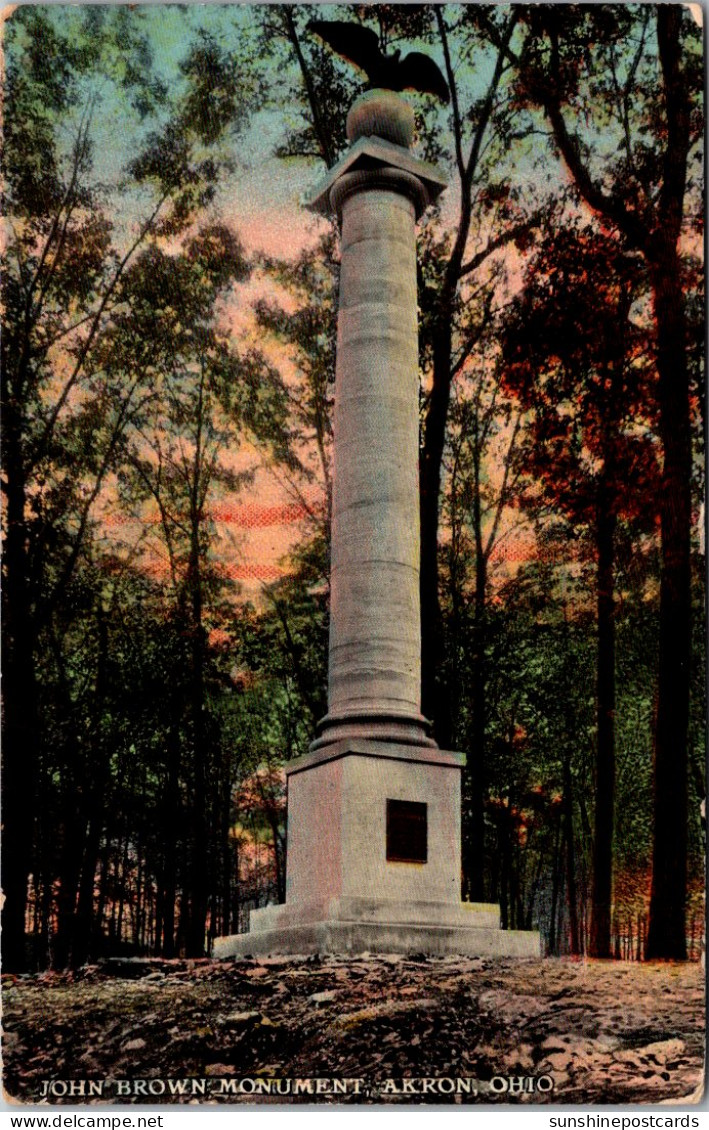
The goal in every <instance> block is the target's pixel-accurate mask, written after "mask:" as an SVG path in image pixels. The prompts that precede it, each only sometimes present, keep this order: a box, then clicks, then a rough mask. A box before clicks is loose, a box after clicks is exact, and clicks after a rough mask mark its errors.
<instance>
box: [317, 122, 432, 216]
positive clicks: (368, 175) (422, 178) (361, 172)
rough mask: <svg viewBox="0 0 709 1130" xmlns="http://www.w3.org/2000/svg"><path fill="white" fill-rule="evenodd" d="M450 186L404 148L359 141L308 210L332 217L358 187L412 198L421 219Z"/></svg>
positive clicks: (320, 186) (370, 139) (377, 141)
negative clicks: (422, 214)
mask: <svg viewBox="0 0 709 1130" xmlns="http://www.w3.org/2000/svg"><path fill="white" fill-rule="evenodd" d="M379 182H381V183H379ZM415 182H418V185H417V186H416V185H415ZM447 184H448V181H447V180H446V178H445V177H444V176H443V174H442V173H441V172H440V170H439V169H437V168H436V166H435V165H431V164H429V163H428V162H427V161H421V160H419V158H418V157H414V156H412V154H411V153H410V152H409V150H408V149H405V148H404V146H403V145H396V144H395V143H394V142H392V141H385V140H384V139H383V138H380V137H360V138H358V139H357V141H355V143H354V145H352V146H350V148H349V149H348V151H347V153H345V155H344V156H343V157H341V158H340V160H339V161H338V162H337V164H335V165H333V167H332V168H331V169H330V170H329V172H328V174H327V176H326V177H325V178H324V179H323V180H322V181H321V182H320V184H318V185H317V187H316V188H315V190H314V191H313V193H312V194H311V195H310V197H308V199H307V200H306V201H305V206H306V207H307V208H308V209H310V211H311V212H317V213H319V214H320V215H329V214H330V213H331V212H333V211H339V209H340V208H341V205H342V200H343V199H344V197H345V196H347V195H350V194H351V193H352V192H353V191H357V189H358V188H359V187H362V188H379V187H382V188H384V187H387V188H391V189H393V190H394V191H398V192H403V193H404V195H407V196H410V197H411V198H412V199H413V200H414V204H415V206H416V215H417V217H418V216H420V215H421V213H422V212H423V211H424V209H425V208H426V207H427V206H428V205H429V204H431V203H433V201H434V200H435V199H436V198H437V197H438V196H439V195H440V194H441V192H443V189H444V188H446V187H447Z"/></svg>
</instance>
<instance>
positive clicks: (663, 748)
mask: <svg viewBox="0 0 709 1130" xmlns="http://www.w3.org/2000/svg"><path fill="white" fill-rule="evenodd" d="M667 242H668V241H663V243H665V246H664V247H662V253H661V254H660V255H659V256H658V261H657V264H656V266H655V270H654V271H653V286H654V303H655V318H656V322H657V369H658V375H659V385H658V398H659V403H660V433H661V437H662V445H663V451H664V468H663V482H662V494H661V530H662V574H661V579H660V669H659V679H658V704H657V721H656V731H655V797H654V827H655V834H654V839H653V854H652V893H651V897H650V926H649V929H648V937H647V954H646V956H647V958H648V960H653V959H675V960H678V961H683V960H685V959H686V957H687V944H686V937H685V910H686V897H687V895H686V892H687V768H688V764H687V731H688V724H689V684H690V648H691V643H690V559H689V535H690V523H691V502H690V478H691V441H690V411H689V379H688V371H687V361H686V350H685V326H684V307H683V296H682V283H681V273H680V270H681V268H680V261H679V255H678V253H677V247H676V245H672V246H668V245H666V244H667Z"/></svg>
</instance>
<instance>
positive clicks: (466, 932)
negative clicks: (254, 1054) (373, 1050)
mask: <svg viewBox="0 0 709 1130" xmlns="http://www.w3.org/2000/svg"><path fill="white" fill-rule="evenodd" d="M250 925H251V929H250V931H249V933H248V934H232V935H230V936H229V937H224V938H216V939H215V942H214V951H213V956H214V957H216V958H228V957H247V956H252V957H265V956H267V955H268V954H311V953H333V954H335V953H340V954H341V953H350V954H357V953H364V952H367V951H368V952H370V953H426V954H432V955H434V956H437V957H443V956H446V955H450V954H462V955H465V956H468V957H539V956H540V937H539V934H538V933H536V932H534V931H527V930H524V931H523V930H501V929H500V926H499V908H498V907H497V906H495V905H493V904H489V903H459V904H458V905H456V904H454V903H453V904H451V903H431V902H413V903H403V902H398V901H396V900H391V899H376V900H375V899H362V898H341V899H335V900H333V901H332V902H331V903H330V904H329V905H327V906H325V905H322V904H320V905H311V906H299V907H293V906H287V905H286V906H274V907H266V908H265V909H263V910H256V911H254V912H253V913H252V915H251V923H250Z"/></svg>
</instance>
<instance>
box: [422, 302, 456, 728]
mask: <svg viewBox="0 0 709 1130" xmlns="http://www.w3.org/2000/svg"><path fill="white" fill-rule="evenodd" d="M452 316H453V307H452V298H451V299H448V298H447V297H444V298H442V300H441V308H440V315H439V318H438V320H437V324H436V329H435V331H434V333H435V336H434V345H433V358H434V360H433V383H432V386H431V393H430V397H429V402H428V409H427V412H426V418H425V421H424V426H423V443H422V448H421V461H420V489H421V580H420V585H421V709H422V712H423V714H424V715H425V716H426V717H427V718H430V719H431V720H432V721H433V723H434V734H435V737H436V740H437V742H438V744H439V745H440V746H441V748H443V749H446V748H450V745H451V741H452V735H451V717H450V713H451V711H450V703H449V702H448V695H447V693H446V680H445V679H441V678H440V675H441V673H442V670H443V662H444V658H445V655H444V646H443V632H442V624H441V605H440V598H439V592H438V508H439V499H440V493H441V467H442V464H443V450H444V447H445V441H446V423H447V419H448V405H449V401H450V382H451V373H450V369H451V352H452V348H453V345H452V336H451V319H452Z"/></svg>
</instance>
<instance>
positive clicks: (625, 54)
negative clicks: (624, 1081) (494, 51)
mask: <svg viewBox="0 0 709 1130" xmlns="http://www.w3.org/2000/svg"><path fill="white" fill-rule="evenodd" d="M525 22H526V23H527V34H526V36H525V38H524V42H523V44H522V47H521V49H520V50H519V52H518V53H516V54H515V56H514V57H515V61H516V63H517V65H518V68H519V70H518V74H519V85H518V91H519V101H520V105H524V106H528V105H530V104H531V105H537V106H541V107H542V109H543V110H544V113H545V115H546V117H547V120H548V122H549V124H550V127H551V131H552V135H553V139H554V143H555V146H556V147H557V149H558V152H559V153H560V155H561V157H562V159H563V161H564V163H565V165H566V167H567V169H568V170H569V172H570V174H571V176H572V178H573V182H574V185H575V187H576V190H577V193H578V196H579V198H580V199H581V200H582V201H583V202H584V204H585V205H586V206H587V207H589V208H590V209H591V210H592V211H593V212H594V213H595V214H596V215H597V216H599V217H600V218H601V219H602V220H603V222H604V223H606V224H607V225H609V227H610V228H611V229H612V230H614V231H616V232H618V233H619V235H620V236H621V237H622V238H623V239H624V241H625V243H626V246H627V247H628V248H629V249H631V250H633V251H637V252H638V253H639V254H640V255H641V256H642V258H643V260H644V263H645V265H646V269H647V272H648V276H649V279H650V285H651V291H652V305H653V314H654V319H655V327H656V334H655V349H656V365H657V373H658V382H657V404H658V411H659V433H660V438H661V442H662V450H663V480H662V489H661V499H662V511H661V536H662V576H661V597H660V644H659V651H660V653H659V675H658V701H657V722H656V737H655V817H654V829H655V837H654V849H653V889H652V903H651V920H650V930H649V936H648V944H647V956H648V957H649V958H677V959H683V958H684V957H685V956H686V943H685V923H684V917H685V892H686V852H687V847H686V843H687V727H688V712H689V685H690V528H691V501H690V478H691V414H692V408H691V389H690V377H689V368H688V326H687V303H686V300H685V294H684V264H683V242H684V240H685V239H686V237H687V236H688V234H689V232H690V230H691V227H692V226H693V225H694V221H695V216H694V214H693V209H694V208H695V202H694V196H695V194H696V192H697V190H698V185H699V180H700V177H701V158H700V155H699V147H700V145H701V138H702V109H701V106H702V62H701V32H700V30H699V28H698V27H697V26H696V24H695V23H694V21H693V19H692V16H691V14H690V12H689V11H688V10H687V9H683V8H681V7H679V6H675V5H658V6H657V7H653V8H648V7H640V6H638V7H634V6H631V7H625V8H622V9H620V8H613V7H610V6H608V5H603V6H599V7H596V8H591V7H586V8H584V7H557V6H546V5H542V6H540V7H539V8H537V9H530V10H529V11H528V12H526V13H525ZM498 41H500V42H502V41H501V40H499V37H498ZM503 46H504V45H503ZM572 107H573V120H574V121H575V122H577V123H584V128H583V130H582V129H581V128H580V125H577V126H576V127H574V126H573V125H572V124H571V117H570V110H571V108H572ZM609 118H610V122H611V131H612V132H611V133H610V134H609V125H608V120H609ZM609 136H610V137H612V138H613V139H614V144H613V150H614V151H613V152H611V153H608V152H607V145H604V144H603V140H602V139H603V138H604V137H605V138H606V139H608V138H609Z"/></svg>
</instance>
